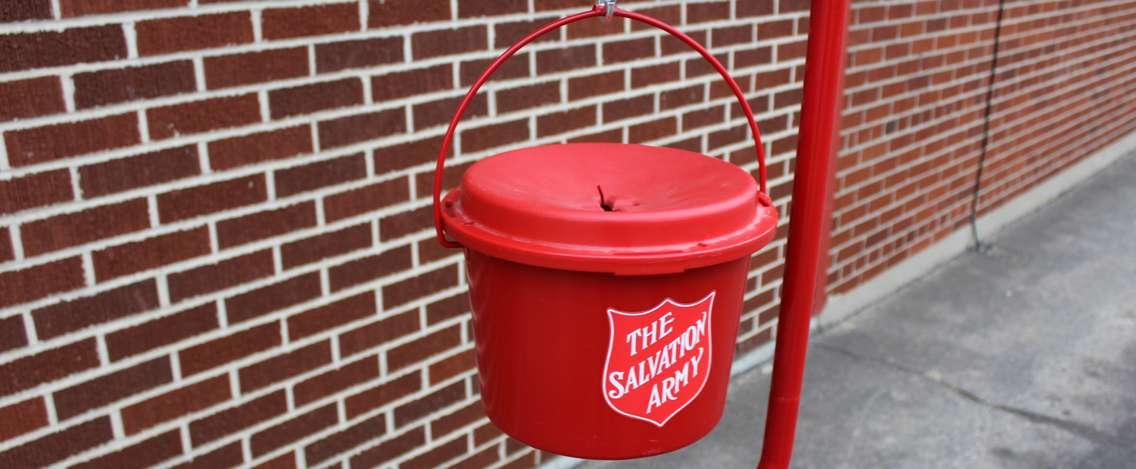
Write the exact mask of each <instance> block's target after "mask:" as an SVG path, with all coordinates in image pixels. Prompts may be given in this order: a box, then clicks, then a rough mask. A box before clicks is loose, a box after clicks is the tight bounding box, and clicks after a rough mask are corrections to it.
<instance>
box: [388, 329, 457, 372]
mask: <svg viewBox="0 0 1136 469" xmlns="http://www.w3.org/2000/svg"><path fill="white" fill-rule="evenodd" d="M459 344H461V327H460V326H457V325H454V326H450V327H448V328H445V329H442V330H440V331H435V332H433V333H431V334H430V335H428V336H426V337H423V338H420V339H416V340H414V341H411V342H407V343H405V344H402V345H399V346H398V347H395V348H392V349H390V350H387V369H388V370H390V371H395V370H399V369H402V368H405V367H407V366H410V365H412V364H414V363H416V362H420V361H422V360H425V359H426V358H428V357H431V356H433V355H437V354H439V353H441V352H444V351H446V350H449V349H451V348H454V347H456V346H458V345H459Z"/></svg>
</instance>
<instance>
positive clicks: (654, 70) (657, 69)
mask: <svg viewBox="0 0 1136 469" xmlns="http://www.w3.org/2000/svg"><path fill="white" fill-rule="evenodd" d="M681 66H682V64H681V63H680V62H668V63H663V64H658V65H649V66H646V67H637V68H634V69H632V70H631V87H632V89H637V88H641V87H644V86H650V85H657V84H660V83H671V82H673V81H675V80H676V79H677V78H678V77H679V76H681V72H682V70H681Z"/></svg>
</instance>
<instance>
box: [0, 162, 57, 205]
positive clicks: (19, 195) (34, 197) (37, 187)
mask: <svg viewBox="0 0 1136 469" xmlns="http://www.w3.org/2000/svg"><path fill="white" fill-rule="evenodd" d="M74 198H75V195H74V194H73V193H72V192H71V175H70V174H69V173H68V171H67V170H66V169H60V170H56V171H48V172H43V173H35V174H31V175H28V176H24V177H17V178H12V179H7V180H4V179H0V214H6V213H14V212H19V211H21V210H26V209H29V208H35V207H42V206H44V205H50V204H52V203H57V202H65V201H68V200H72V199H74Z"/></svg>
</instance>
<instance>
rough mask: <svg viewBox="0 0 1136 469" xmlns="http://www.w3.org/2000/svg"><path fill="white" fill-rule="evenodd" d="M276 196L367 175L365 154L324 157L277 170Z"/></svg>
mask: <svg viewBox="0 0 1136 469" xmlns="http://www.w3.org/2000/svg"><path fill="white" fill-rule="evenodd" d="M274 176H275V178H276V196H277V197H288V196H290V195H295V194H299V193H302V192H307V191H311V190H316V189H319V188H322V187H326V186H331V185H335V184H342V183H345V182H348V181H354V180H357V179H362V178H364V177H366V176H367V164H366V161H364V160H363V154H362V153H359V154H355V155H348V156H343V157H339V158H336V159H323V160H318V161H314V162H310V163H307V164H305V165H302V166H294V167H291V168H285V169H279V170H276V172H275V175H274Z"/></svg>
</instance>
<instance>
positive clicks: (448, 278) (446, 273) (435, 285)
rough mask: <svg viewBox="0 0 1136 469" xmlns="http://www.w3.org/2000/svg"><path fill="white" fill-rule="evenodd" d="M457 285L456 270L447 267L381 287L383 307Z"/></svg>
mask: <svg viewBox="0 0 1136 469" xmlns="http://www.w3.org/2000/svg"><path fill="white" fill-rule="evenodd" d="M457 284H458V269H457V267H455V266H447V267H443V268H440V269H437V270H433V271H430V272H427V273H424V274H420V275H418V276H416V277H411V278H408V279H406V280H402V281H400V282H396V283H392V284H390V285H386V286H384V287H383V307H384V308H393V307H395V306H398V305H401V304H403V303H406V302H409V301H411V300H415V299H418V298H421V297H423V296H426V295H429V294H432V293H436V292H438V291H441V290H444V289H446V288H449V287H453V286H456V285H457Z"/></svg>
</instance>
